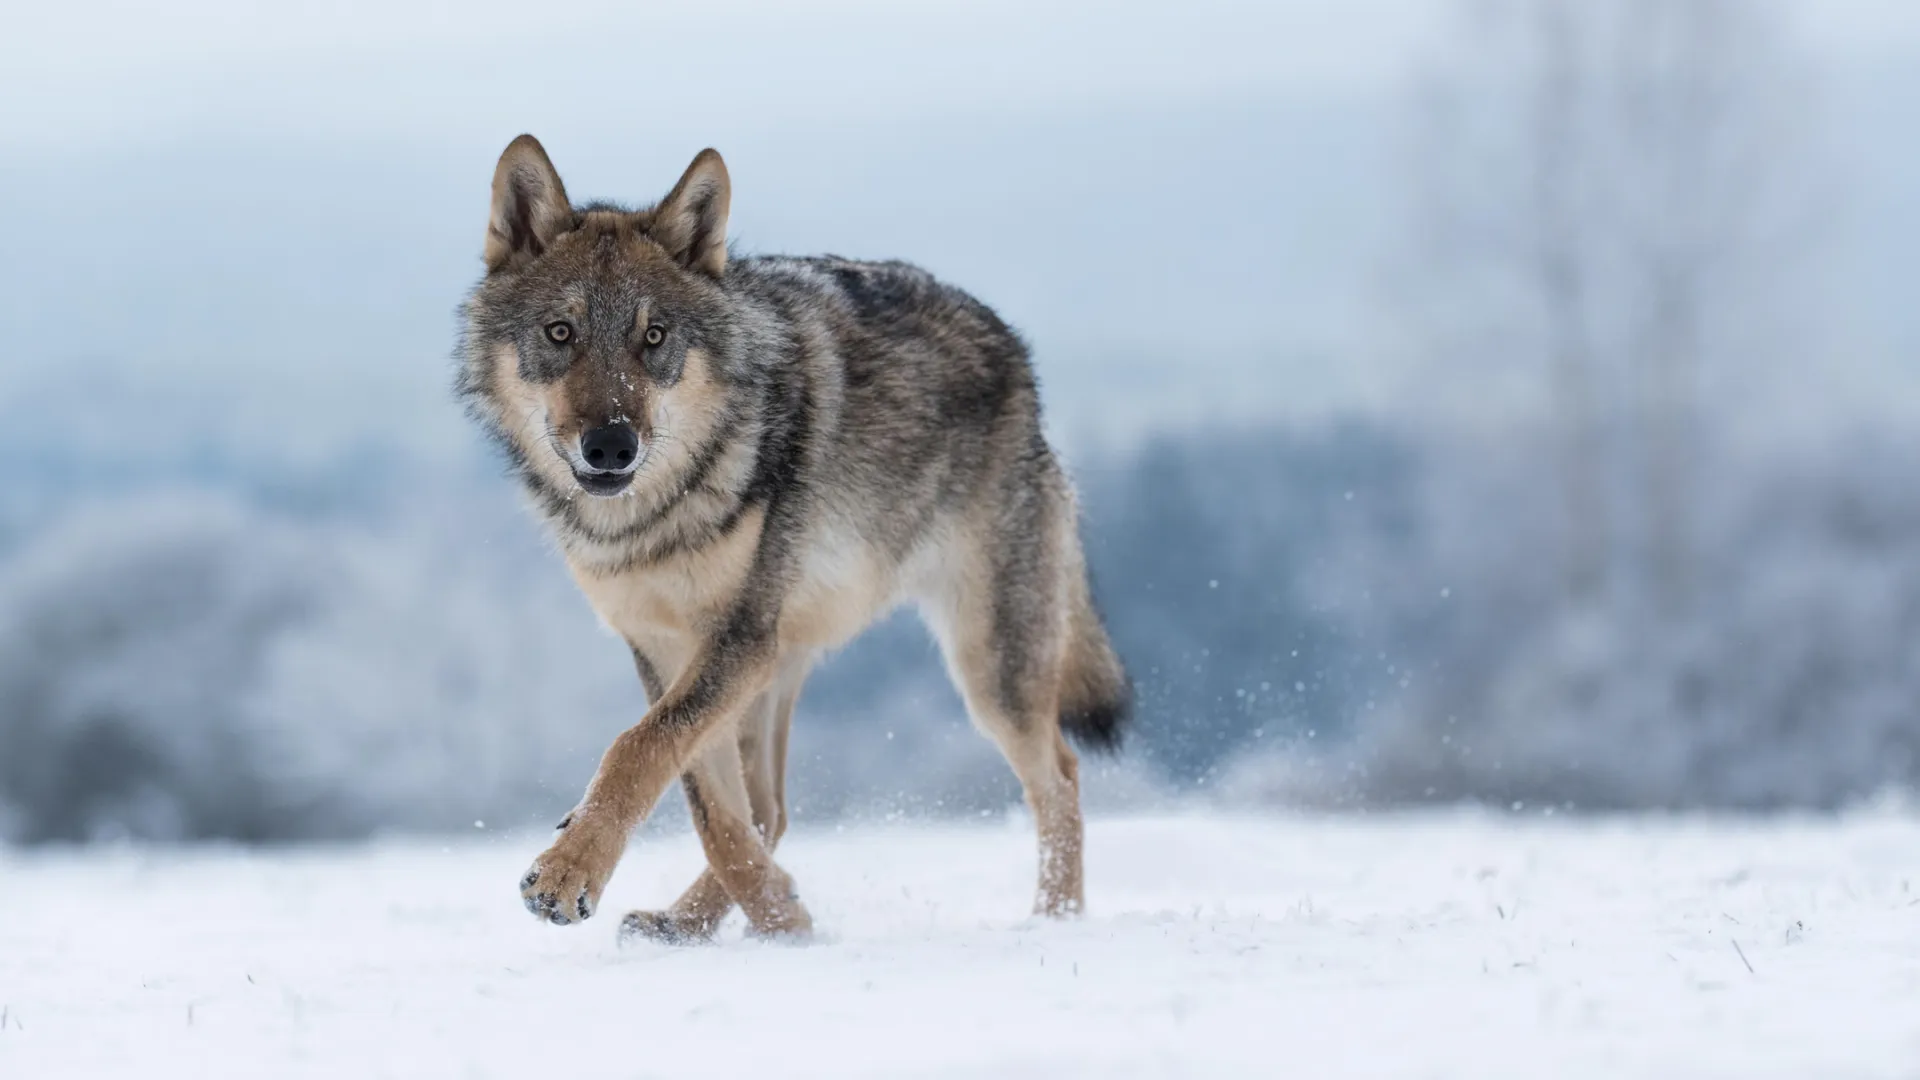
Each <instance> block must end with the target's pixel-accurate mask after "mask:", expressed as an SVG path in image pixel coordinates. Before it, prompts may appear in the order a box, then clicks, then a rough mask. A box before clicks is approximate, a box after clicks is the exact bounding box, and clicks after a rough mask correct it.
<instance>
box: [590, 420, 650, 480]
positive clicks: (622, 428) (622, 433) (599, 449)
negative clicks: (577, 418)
mask: <svg viewBox="0 0 1920 1080" xmlns="http://www.w3.org/2000/svg"><path fill="white" fill-rule="evenodd" d="M639 452H640V436H638V435H636V434H634V433H633V428H632V427H631V426H630V425H627V424H607V425H605V426H604V427H597V428H594V429H593V430H592V431H589V432H587V433H586V434H585V435H582V436H580V456H581V457H583V458H586V459H587V465H588V466H589V467H591V468H594V469H599V470H600V471H602V472H624V471H626V470H627V469H631V468H633V460H634V458H635V456H637V455H638V454H639Z"/></svg>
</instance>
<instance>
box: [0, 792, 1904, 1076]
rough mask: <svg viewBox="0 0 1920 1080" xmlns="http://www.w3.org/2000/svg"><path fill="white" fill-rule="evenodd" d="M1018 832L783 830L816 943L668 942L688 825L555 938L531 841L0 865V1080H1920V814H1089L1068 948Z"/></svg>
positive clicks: (645, 842)
mask: <svg viewBox="0 0 1920 1080" xmlns="http://www.w3.org/2000/svg"><path fill="white" fill-rule="evenodd" d="M1029 837H1030V834H1029V833H1028V831H1027V828H1026V825H1025V823H1024V822H1022V821H1020V820H1018V819H1017V818H1016V819H1007V820H1003V821H993V822H984V823H980V824H977V825H973V826H966V825H927V824H890V825H882V824H875V825H865V826H860V827H848V828H846V829H845V830H844V831H843V830H839V829H833V830H826V829H820V830H814V831H808V830H805V829H802V830H800V831H797V832H796V833H794V834H792V835H791V836H790V838H789V839H788V841H787V843H786V844H785V845H784V846H783V848H782V855H783V862H784V863H785V864H786V865H787V866H788V867H789V868H790V869H791V870H792V871H793V872H794V873H795V875H796V876H797V877H798V879H799V881H800V885H801V889H802V893H803V895H804V896H805V897H806V899H807V900H808V902H809V904H810V906H811V907H812V910H813V912H814V914H815V917H816V920H817V921H818V923H819V924H820V926H821V927H822V929H823V934H822V938H821V940H819V941H817V942H816V943H814V944H812V945H811V946H806V947H795V946H781V945H768V944H763V943H759V942H753V941H748V940H746V939H744V938H743V936H742V932H741V927H740V924H739V920H738V916H735V917H734V919H733V920H732V921H731V922H730V923H729V924H728V925H727V927H726V928H725V930H724V931H723V934H722V941H721V943H720V944H718V945H716V946H707V947H694V948H679V949H676V948H668V947H664V946H657V945H652V944H644V945H638V946H631V947H627V948H624V949H623V948H620V947H618V946H617V945H616V943H615V933H614V931H615V927H616V925H617V923H618V918H617V916H618V914H619V912H621V911H622V910H624V909H626V908H628V907H633V906H641V905H657V904H659V903H660V902H662V901H664V900H666V899H667V898H669V897H670V896H671V895H673V894H674V893H675V892H676V891H677V889H678V887H679V886H681V885H683V884H684V883H685V882H686V881H687V880H688V879H690V877H691V875H692V873H693V872H694V870H695V869H696V867H697V866H698V863H699V854H698V849H697V847H696V845H695V844H694V843H693V841H692V839H691V838H690V837H688V836H687V835H685V834H684V833H672V834H668V835H661V836H655V835H647V836H643V837H642V838H641V839H640V840H639V841H638V842H636V844H635V845H634V847H633V848H632V849H631V850H630V851H629V853H628V857H627V862H626V864H625V865H624V867H623V869H622V871H621V873H620V875H619V876H618V877H617V878H616V879H615V880H614V882H613V884H612V886H611V887H610V889H609V891H608V894H607V897H606V899H605V901H604V903H603V904H602V911H603V912H605V913H606V914H603V915H602V916H601V917H600V918H597V919H595V920H593V921H592V922H590V923H587V924H585V925H584V926H578V927H569V928H555V927H549V926H544V925H540V924H537V923H536V922H534V920H533V919H531V918H529V917H528V916H527V915H526V913H525V912H524V911H523V910H521V908H520V904H519V899H518V897H517V896H516V895H515V882H516V880H517V879H518V877H519V875H520V873H521V871H522V870H523V869H524V868H525V866H526V864H527V862H528V861H529V859H530V857H531V856H532V855H533V854H534V853H535V852H536V851H537V850H538V849H539V848H540V846H541V845H542V843H543V842H544V837H542V836H533V835H526V834H519V835H513V836H494V835H491V834H483V833H478V832H476V833H475V834H474V835H473V836H472V837H462V838H458V841H457V842H454V843H452V846H446V845H444V844H442V843H437V842H430V841H420V840H411V841H387V842H382V843H378V844H373V845H367V846H350V847H309V848H295V849H286V850H277V851H262V850H242V849H225V848H185V849H165V848H132V849H128V848H120V849H113V850H99V849H93V850H88V849H69V850H64V851H59V850H56V851H33V852H21V851H14V852H0V1077H6V1078H8V1080H13V1078H29V1077H32V1078H38V1077H82V1076H131V1075H139V1076H141V1077H144V1078H154V1077H172V1076H209V1077H214V1076H218V1077H225V1076H235V1077H261V1076H274V1077H282V1076H287V1077H299V1076H324V1077H372V1076H407V1077H423V1076H522V1077H535V1076H537V1077H569V1078H585V1077H602V1076H617V1077H642V1076H661V1077H668V1076H691V1075H695V1074H696V1072H699V1073H703V1074H706V1075H713V1076H744V1075H759V1076H780V1077H786V1076H833V1077H863V1076H873V1077H882V1076H888V1077H891V1076H952V1077H959V1076H995V1077H1019V1076H1036V1077H1042V1076H1044V1077H1049V1078H1057V1077H1066V1076H1100V1077H1135V1076H1201V1077H1229V1076H1278V1075H1286V1076H1297V1077H1337V1076H1369V1077H1375V1076H1377V1077H1401V1076H1405V1077H1472V1078H1492V1077H1530V1078H1537V1077H1555V1078H1578V1077H1586V1076H1610V1077H1611V1076H1674V1077H1682V1076H1684V1077H1690V1078H1693V1077H1715V1076H1725V1077H1743V1078H1747V1077H1769V1076H1778V1077H1806V1076H1863V1077H1864V1076H1872V1077H1897V1076H1906V1077H1915V1076H1920V893H1916V892H1915V891H1914V890H1913V887H1912V880H1911V879H1912V878H1913V877H1916V876H1920V874H1916V866H1915V863H1916V860H1920V818H1916V817H1915V816H1913V815H1912V814H1911V813H1909V812H1903V811H1900V810H1895V809H1880V810H1874V811H1869V812H1861V813H1855V814H1850V815H1847V816H1844V817H1841V818H1837V819H1835V818H1804V819H1802V818H1795V819H1777V820H1771V821H1764V822H1758V821H1738V820H1717V821H1716V820H1705V819H1691V818H1666V819H1655V818H1639V819H1619V820H1609V821H1598V822H1596V821H1581V820H1571V821H1570V820H1567V819H1565V818H1543V817H1540V816H1538V815H1537V814H1535V813H1534V812H1531V811H1529V812H1528V814H1527V815H1525V816H1524V817H1522V816H1506V815H1501V816H1490V815H1484V814H1469V813H1458V814H1428V815H1421V816H1391V817H1379V816H1376V817H1344V818H1339V817H1330V818H1311V817H1280V818H1247V817H1221V816H1216V815H1207V814H1201V813H1194V814H1190V815H1175V816H1162V817H1154V818H1121V819H1099V820H1096V821H1094V822H1093V823H1092V825H1091V827H1090V834H1089V841H1088V843H1089V852H1088V858H1089V867H1090V883H1091V884H1090V900H1091V906H1092V908H1093V911H1092V914H1091V915H1090V916H1089V917H1087V918H1086V919H1084V920H1082V921H1079V922H1077V923H1072V924H1045V923H1040V922H1037V921H1034V920H1031V919H1028V918H1025V917H1023V912H1024V910H1025V906H1026V903H1027V901H1028V898H1029V890H1030V885H1031V878H1032V846H1031V840H1030V838H1029ZM1736 945H1737V947H1736ZM1749 965H1751V970H1749ZM748 1070H753V1071H751V1072H750V1071H748Z"/></svg>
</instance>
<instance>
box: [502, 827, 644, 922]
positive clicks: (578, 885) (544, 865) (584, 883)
mask: <svg viewBox="0 0 1920 1080" xmlns="http://www.w3.org/2000/svg"><path fill="white" fill-rule="evenodd" d="M594 839H595V838H594V837H592V836H591V835H588V834H584V833H583V832H582V831H581V830H580V829H579V827H578V826H577V825H576V826H575V827H574V828H572V829H569V830H567V833H566V835H564V836H562V837H561V838H560V839H559V840H557V841H555V842H554V845H553V846H552V847H550V848H548V849H547V850H546V851H545V852H544V853H542V854H541V856H540V857H539V858H538V859H535V860H534V861H533V866H532V867H531V868H530V869H528V871H527V874H526V876H525V877H523V878H521V879H520V899H521V900H522V901H524V902H525V903H526V905H527V910H528V911H531V912H533V914H534V917H535V918H537V919H543V920H545V921H547V922H550V923H553V924H554V925H556V926H565V925H567V924H568V923H576V922H584V921H586V920H587V919H590V918H592V917H593V912H594V909H595V908H596V907H598V906H599V904H600V893H601V891H602V890H603V889H605V888H606V887H607V879H608V878H610V877H612V876H613V868H614V864H616V863H617V862H619V860H620V850H619V847H618V846H617V845H610V844H606V843H595V842H594ZM609 849H611V850H609Z"/></svg>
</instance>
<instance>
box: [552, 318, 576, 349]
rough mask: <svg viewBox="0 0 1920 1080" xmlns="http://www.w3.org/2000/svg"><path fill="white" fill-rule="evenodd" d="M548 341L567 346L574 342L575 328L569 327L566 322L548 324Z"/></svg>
mask: <svg viewBox="0 0 1920 1080" xmlns="http://www.w3.org/2000/svg"><path fill="white" fill-rule="evenodd" d="M547 340H548V341H551V342H553V343H554V344H555V345H565V344H566V343H567V342H569V341H572V340H573V327H571V326H568V325H567V324H566V323H564V322H553V323H548V324H547Z"/></svg>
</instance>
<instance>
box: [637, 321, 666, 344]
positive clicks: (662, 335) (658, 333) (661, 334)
mask: <svg viewBox="0 0 1920 1080" xmlns="http://www.w3.org/2000/svg"><path fill="white" fill-rule="evenodd" d="M642 338H643V340H645V341H646V343H647V344H649V345H658V344H660V343H661V342H663V341H665V340H667V332H666V331H665V330H663V329H661V328H660V327H659V326H658V325H654V326H649V327H647V332H646V333H645V334H644V335H642Z"/></svg>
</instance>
